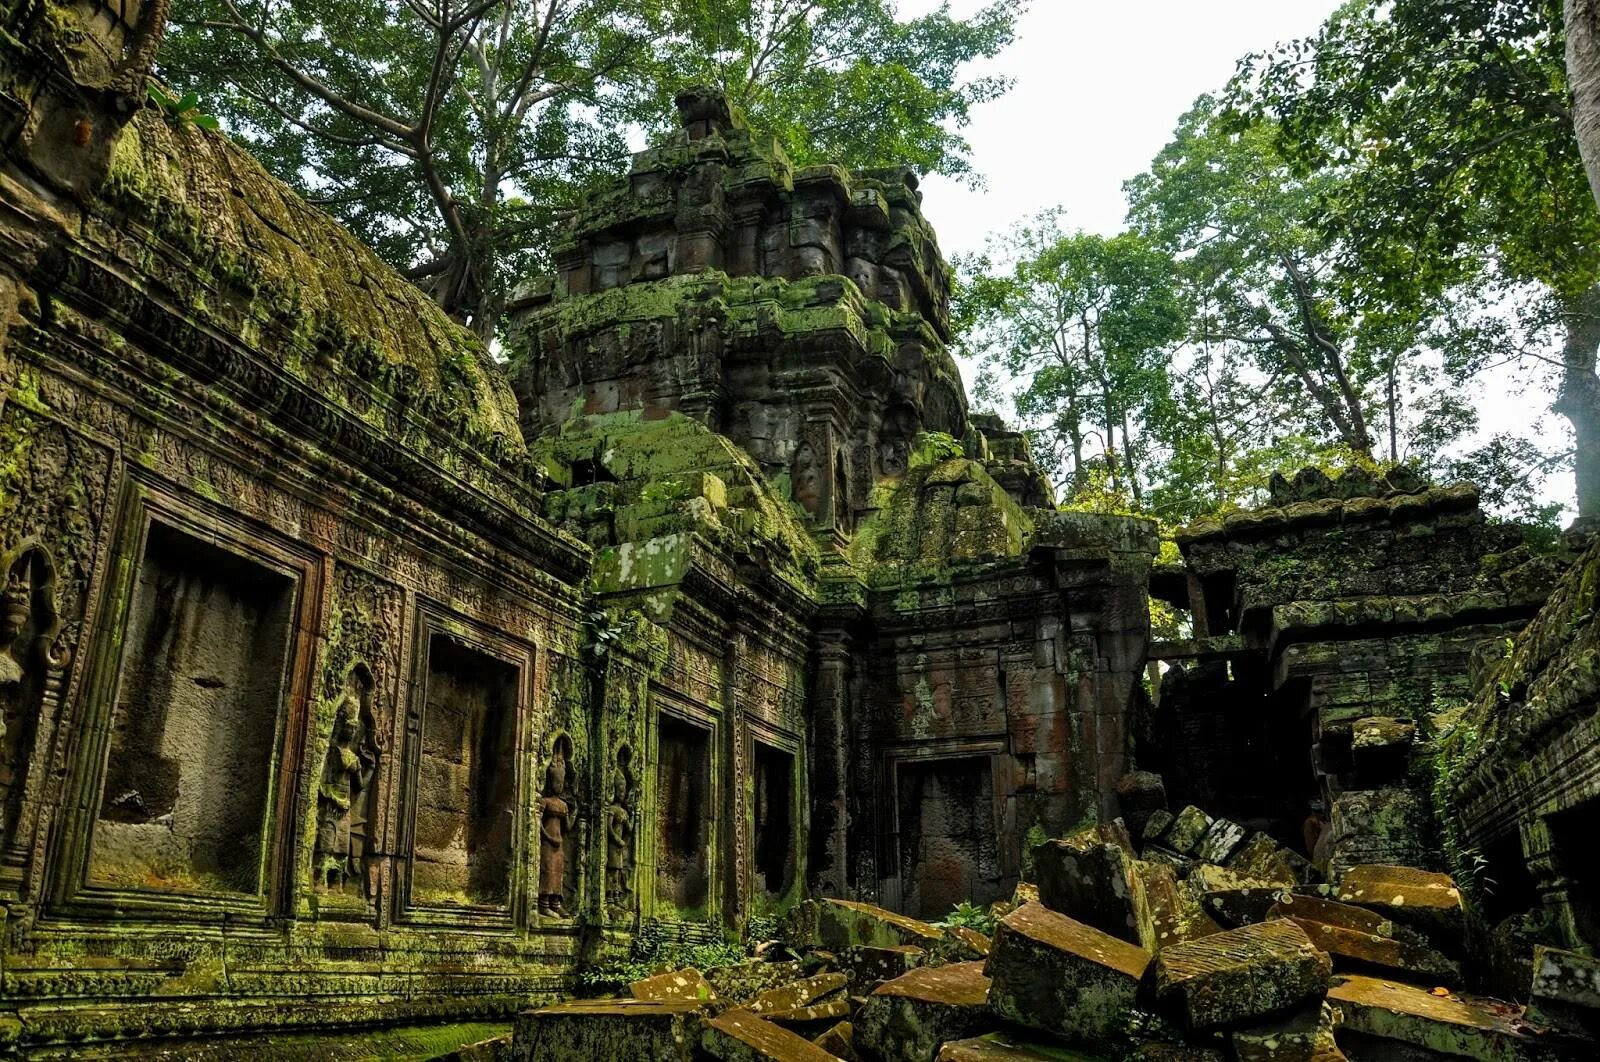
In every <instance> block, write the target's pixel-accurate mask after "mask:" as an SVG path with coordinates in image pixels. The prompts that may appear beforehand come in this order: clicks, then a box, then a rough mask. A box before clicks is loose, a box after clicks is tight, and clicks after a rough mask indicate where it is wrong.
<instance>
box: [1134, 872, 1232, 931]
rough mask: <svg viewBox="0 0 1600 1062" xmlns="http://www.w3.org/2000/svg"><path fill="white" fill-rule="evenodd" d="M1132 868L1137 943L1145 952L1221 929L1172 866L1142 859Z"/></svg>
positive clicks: (1192, 889) (1195, 893) (1187, 883)
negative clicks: (1135, 886) (1134, 888)
mask: <svg viewBox="0 0 1600 1062" xmlns="http://www.w3.org/2000/svg"><path fill="white" fill-rule="evenodd" d="M1200 869H1202V868H1201V867H1196V871H1198V870H1200ZM1133 871H1134V877H1135V880H1136V881H1137V882H1138V886H1139V887H1138V889H1137V890H1136V891H1135V893H1134V897H1135V901H1136V903H1135V914H1136V916H1137V917H1138V922H1139V944H1140V946H1141V947H1143V948H1144V949H1145V950H1146V951H1148V952H1157V951H1160V950H1161V949H1162V948H1164V947H1166V946H1168V945H1169V944H1178V943H1181V942H1183V941H1185V940H1193V939H1195V938H1196V937H1203V936H1206V935H1207V934H1210V933H1220V932H1222V926H1220V925H1218V924H1217V923H1216V921H1215V920H1213V919H1212V918H1211V916H1210V915H1209V914H1207V912H1206V911H1205V910H1204V909H1203V908H1202V907H1201V905H1200V900H1199V893H1197V892H1196V890H1195V889H1194V888H1193V887H1192V886H1191V885H1190V884H1189V882H1188V881H1187V880H1186V881H1182V882H1180V881H1179V880H1178V876H1177V872H1176V871H1174V870H1173V869H1172V867H1170V866H1168V865H1167V864H1165V863H1148V862H1145V861H1144V860H1142V859H1141V860H1136V861H1135V862H1134V864H1133ZM1191 877H1192V875H1191Z"/></svg>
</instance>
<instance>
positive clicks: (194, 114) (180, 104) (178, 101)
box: [149, 81, 222, 132]
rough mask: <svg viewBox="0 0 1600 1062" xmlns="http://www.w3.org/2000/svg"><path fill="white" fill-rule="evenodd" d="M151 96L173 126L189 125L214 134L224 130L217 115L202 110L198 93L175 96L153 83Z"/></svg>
mask: <svg viewBox="0 0 1600 1062" xmlns="http://www.w3.org/2000/svg"><path fill="white" fill-rule="evenodd" d="M149 96H150V101H151V102H152V103H154V104H155V105H156V106H157V107H159V108H160V109H161V112H162V113H163V114H165V115H166V117H167V121H168V122H171V123H172V124H173V125H184V124H186V123H187V124H189V125H194V126H198V127H199V128H201V129H209V130H211V131H212V132H215V131H217V130H219V129H221V128H222V126H221V123H219V122H218V121H217V118H216V116H215V115H212V114H206V113H205V112H204V111H202V110H201V109H200V96H199V95H198V94H197V93H194V92H185V93H184V94H183V95H182V96H174V95H172V94H171V93H169V92H167V91H166V90H165V89H163V88H162V87H161V86H160V85H157V84H156V83H155V82H154V81H152V82H150V85H149Z"/></svg>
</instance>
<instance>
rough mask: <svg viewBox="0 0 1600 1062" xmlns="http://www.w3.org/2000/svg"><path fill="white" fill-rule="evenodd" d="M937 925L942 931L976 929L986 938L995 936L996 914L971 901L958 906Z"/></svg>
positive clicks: (965, 901)
mask: <svg viewBox="0 0 1600 1062" xmlns="http://www.w3.org/2000/svg"><path fill="white" fill-rule="evenodd" d="M935 924H936V925H938V926H939V928H940V929H958V928H959V929H975V930H977V931H978V932H979V933H982V934H983V935H984V936H986V937H992V936H994V914H993V913H992V912H991V911H990V910H989V909H988V908H987V907H983V906H980V905H978V904H975V903H972V902H971V901H970V900H962V901H961V902H960V903H958V904H956V905H955V906H954V907H952V908H951V909H950V913H949V914H947V915H945V916H944V919H943V920H942V921H939V922H937V923H935Z"/></svg>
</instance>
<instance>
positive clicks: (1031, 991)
mask: <svg viewBox="0 0 1600 1062" xmlns="http://www.w3.org/2000/svg"><path fill="white" fill-rule="evenodd" d="M1149 964H1150V956H1149V954H1148V953H1147V952H1145V950H1144V949H1143V948H1139V947H1137V946H1135V945H1133V944H1129V943H1128V942H1127V941H1125V940H1122V939H1120V938H1118V937H1113V936H1111V935H1110V934H1108V933H1103V932H1101V931H1100V930H1098V929H1095V928H1094V927H1093V926H1088V925H1084V924H1083V923H1082V922H1077V921H1074V920H1073V919H1071V918H1068V917H1067V916H1066V915H1064V914H1060V913H1058V912H1055V911H1052V910H1050V909H1048V908H1046V907H1044V906H1043V905H1041V904H1026V905H1024V906H1022V907H1020V908H1018V909H1017V910H1016V911H1013V912H1012V913H1011V914H1009V915H1007V916H1006V917H1005V918H1004V919H1002V920H1001V922H1000V925H999V926H998V927H997V928H996V930H995V938H994V950H993V951H992V952H990V954H989V965H988V971H989V976H990V978H991V980H992V982H993V983H992V984H991V985H990V989H989V1006H990V1007H991V1008H992V1009H993V1010H994V1012H995V1013H996V1014H998V1015H999V1016H1001V1017H1002V1018H1005V1019H1006V1020H1008V1021H1012V1022H1015V1023H1017V1024H1019V1025H1024V1026H1028V1027H1030V1028H1034V1029H1043V1030H1044V1031H1046V1032H1049V1033H1051V1034H1053V1035H1056V1036H1061V1037H1063V1038H1065V1039H1068V1040H1072V1041H1077V1042H1084V1043H1091V1044H1095V1043H1109V1042H1112V1041H1113V1040H1115V1039H1116V1037H1117V1034H1118V1031H1119V1029H1120V1028H1121V1027H1122V1025H1123V1023H1124V1021H1125V1020H1126V1018H1127V1016H1128V1014H1129V1012H1130V1011H1132V1010H1133V1009H1134V1007H1135V1005H1136V1003H1137V1001H1138V994H1139V982H1140V979H1141V978H1143V977H1144V972H1145V969H1146V967H1148V966H1149Z"/></svg>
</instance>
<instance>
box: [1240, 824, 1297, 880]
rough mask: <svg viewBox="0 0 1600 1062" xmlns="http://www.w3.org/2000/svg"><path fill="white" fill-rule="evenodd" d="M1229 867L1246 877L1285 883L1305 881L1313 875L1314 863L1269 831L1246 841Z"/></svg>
mask: <svg viewBox="0 0 1600 1062" xmlns="http://www.w3.org/2000/svg"><path fill="white" fill-rule="evenodd" d="M1227 867H1228V869H1229V870H1233V871H1236V872H1237V873H1240V874H1243V875H1244V876H1245V877H1250V878H1258V879H1260V880H1262V881H1271V882H1276V883H1278V884H1280V885H1284V886H1292V885H1300V884H1304V883H1305V882H1306V881H1308V880H1310V877H1311V864H1310V862H1309V861H1307V859H1306V858H1305V856H1303V855H1301V854H1300V853H1299V852H1294V851H1291V850H1289V849H1287V848H1285V847H1283V846H1282V845H1280V844H1279V843H1278V842H1277V841H1274V840H1273V839H1272V838H1271V837H1269V836H1268V835H1267V834H1265V833H1257V834H1256V835H1255V836H1253V837H1251V838H1250V840H1248V841H1246V842H1245V843H1244V846H1243V847H1241V848H1240V849H1239V850H1238V851H1236V852H1234V853H1233V855H1232V856H1231V857H1230V858H1229V859H1228V862H1227Z"/></svg>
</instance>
